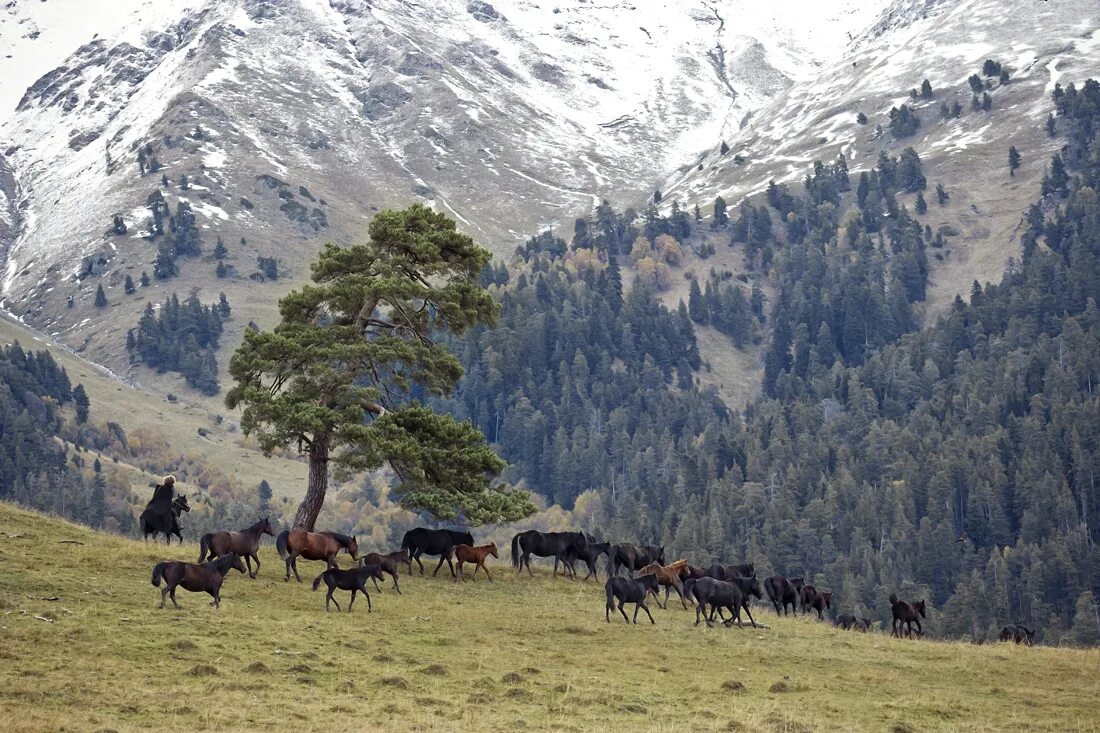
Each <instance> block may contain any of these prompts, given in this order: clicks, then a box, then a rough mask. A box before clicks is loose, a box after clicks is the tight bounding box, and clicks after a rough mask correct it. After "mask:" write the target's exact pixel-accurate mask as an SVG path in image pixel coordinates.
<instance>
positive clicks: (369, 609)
mask: <svg viewBox="0 0 1100 733" xmlns="http://www.w3.org/2000/svg"><path fill="white" fill-rule="evenodd" d="M359 592H360V593H362V594H363V595H365V596H366V597H367V613H370V612H371V606H370V593H367V584H366V583H363V587H361V588H360V589H359ZM348 610H349V611H350V610H351V609H350V608H349V609H348Z"/></svg>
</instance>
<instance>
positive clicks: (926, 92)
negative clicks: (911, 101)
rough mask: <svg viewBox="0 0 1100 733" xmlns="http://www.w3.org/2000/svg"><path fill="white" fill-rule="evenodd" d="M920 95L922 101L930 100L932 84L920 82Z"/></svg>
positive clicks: (926, 81)
mask: <svg viewBox="0 0 1100 733" xmlns="http://www.w3.org/2000/svg"><path fill="white" fill-rule="evenodd" d="M920 95H921V97H922V98H924V99H931V98H932V96H933V95H932V83H931V82H930V81H928V80H927V79H925V80H924V81H922V82H921V85H920Z"/></svg>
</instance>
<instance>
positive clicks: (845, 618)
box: [833, 613, 875, 632]
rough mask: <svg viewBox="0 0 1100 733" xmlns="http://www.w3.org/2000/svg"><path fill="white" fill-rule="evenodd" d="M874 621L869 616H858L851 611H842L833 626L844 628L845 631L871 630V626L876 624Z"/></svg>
mask: <svg viewBox="0 0 1100 733" xmlns="http://www.w3.org/2000/svg"><path fill="white" fill-rule="evenodd" d="M874 623H875V622H874V621H872V620H871V619H869V618H857V617H856V616H855V615H853V614H850V613H842V614H840V615H839V616H837V617H836V621H834V622H833V626H836V627H838V628H841V629H844V630H845V631H851V630H853V629H854V630H855V631H864V632H866V631H869V630H870V628H871V626H872V625H874Z"/></svg>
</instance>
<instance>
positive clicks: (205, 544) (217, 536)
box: [199, 517, 275, 578]
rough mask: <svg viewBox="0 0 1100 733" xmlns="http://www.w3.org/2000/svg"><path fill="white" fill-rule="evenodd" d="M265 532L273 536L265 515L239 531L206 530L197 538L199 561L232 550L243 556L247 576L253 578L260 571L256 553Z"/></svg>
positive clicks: (273, 533)
mask: <svg viewBox="0 0 1100 733" xmlns="http://www.w3.org/2000/svg"><path fill="white" fill-rule="evenodd" d="M265 534H267V535H271V536H272V537H274V536H275V530H273V529H272V528H271V522H269V521H267V517H264V518H263V519H261V520H260V521H258V522H256V523H255V524H253V525H252V526H251V527H247V528H245V529H242V530H241V531H240V532H208V533H206V534H204V535H203V536H202V539H201V540H199V562H205V561H206V560H208V559H209V560H213V559H214V558H215V557H220V556H221V555H225V554H228V553H230V552H232V553H234V554H237V555H240V556H241V557H243V558H244V564H245V565H247V566H248V577H250V578H255V577H256V573H258V572H260V558H259V556H258V555H257V554H256V553H257V552H259V550H260V537H261V536H262V535H265ZM253 560H255V561H256V569H255V570H253V569H252V561H253Z"/></svg>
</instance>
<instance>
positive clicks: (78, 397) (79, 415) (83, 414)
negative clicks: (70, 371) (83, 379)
mask: <svg viewBox="0 0 1100 733" xmlns="http://www.w3.org/2000/svg"><path fill="white" fill-rule="evenodd" d="M73 404H74V405H75V406H76V421H77V422H78V423H80V424H84V423H86V422H87V421H88V408H89V407H91V404H92V403H91V401H90V400H89V399H88V393H87V392H85V391H84V385H83V384H78V385H76V386H75V387H73Z"/></svg>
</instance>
